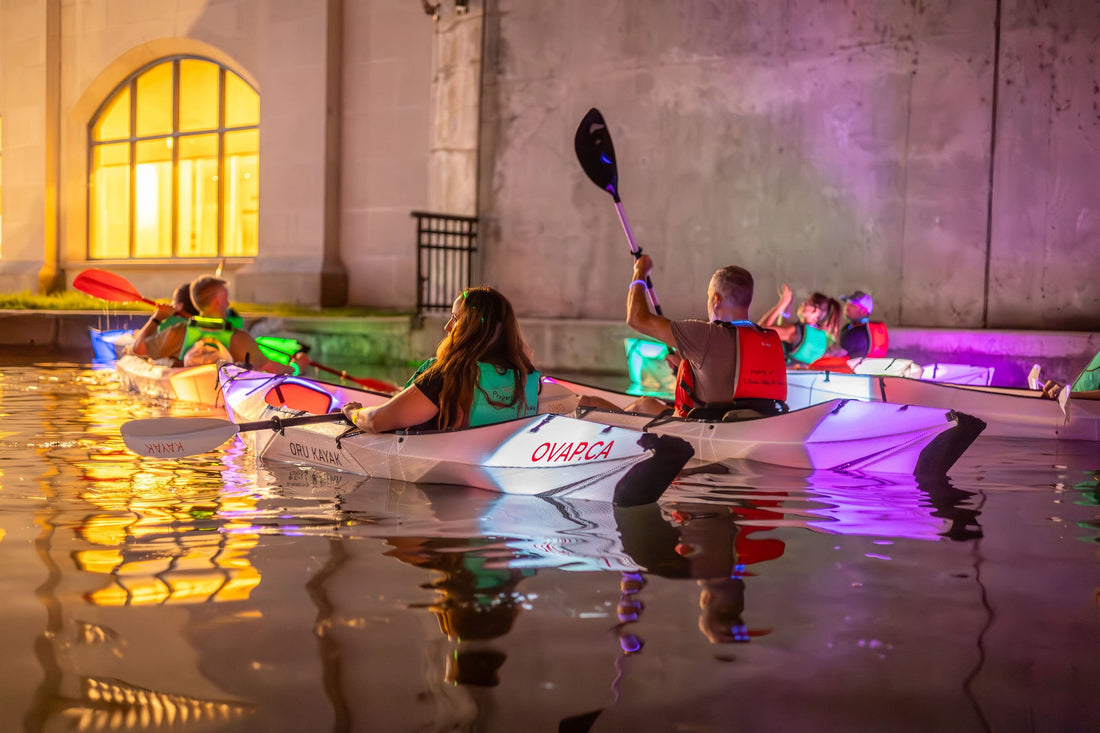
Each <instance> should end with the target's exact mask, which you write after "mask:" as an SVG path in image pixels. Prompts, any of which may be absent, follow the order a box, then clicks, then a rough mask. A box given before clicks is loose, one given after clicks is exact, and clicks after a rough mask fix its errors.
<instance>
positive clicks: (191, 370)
mask: <svg viewBox="0 0 1100 733" xmlns="http://www.w3.org/2000/svg"><path fill="white" fill-rule="evenodd" d="M115 373H116V374H117V375H118V381H119V384H120V385H121V386H122V387H123V388H124V389H127V390H129V391H131V392H137V393H138V394H143V395H145V396H147V397H156V398H160V399H168V400H185V401H187V402H198V403H201V404H204V405H217V404H218V403H219V397H218V368H217V366H216V365H214V364H206V365H203V366H195V367H172V366H165V365H163V364H157V363H156V362H154V361H151V360H149V359H146V358H145V357H143V356H135V355H134V354H126V355H125V356H122V357H120V358H119V359H118V361H116V362H115Z"/></svg>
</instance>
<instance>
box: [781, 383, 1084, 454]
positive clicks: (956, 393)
mask: <svg viewBox="0 0 1100 733" xmlns="http://www.w3.org/2000/svg"><path fill="white" fill-rule="evenodd" d="M1065 394H1066V395H1067V397H1068V394H1069V392H1068V390H1067V392H1066V393H1065ZM836 399H855V400H862V401H875V402H893V403H898V404H908V405H919V406H922V407H933V408H937V409H941V410H957V411H959V412H964V413H966V414H968V415H973V416H974V417H976V418H978V419H979V420H981V421H983V422H984V423H985V424H986V429H985V431H984V433H983V435H992V436H997V437H1014V438H1052V439H1062V440H1100V401H1097V400H1085V399H1062V400H1052V399H1046V398H1044V397H1043V395H1042V393H1041V392H1037V391H1034V390H1030V389H1016V388H1012V387H981V386H971V385H954V384H940V383H937V382H929V381H925V380H919V379H906V378H904V377H875V376H871V375H867V374H837V373H834V372H811V371H790V372H788V373H787V404H788V405H789V406H790V407H791V409H792V410H796V409H799V408H804V407H809V406H811V405H817V404H820V403H823V402H828V401H830V400H836Z"/></svg>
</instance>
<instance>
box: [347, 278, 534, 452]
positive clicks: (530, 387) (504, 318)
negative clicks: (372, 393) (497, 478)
mask: <svg viewBox="0 0 1100 733" xmlns="http://www.w3.org/2000/svg"><path fill="white" fill-rule="evenodd" d="M444 330H445V331H446V332H447V335H446V336H445V337H444V338H443V340H442V341H440V342H439V347H438V348H437V349H436V352H435V358H434V359H430V360H429V361H427V362H425V363H424V364H423V365H422V366H421V367H420V369H419V370H417V372H416V374H414V375H413V376H412V378H411V379H410V380H409V383H408V384H407V385H406V386H405V389H403V390H402V391H400V392H398V393H397V394H396V395H394V396H393V397H391V398H390V399H389V400H388V401H387V402H385V403H383V404H381V405H376V406H374V407H366V408H364V407H363V406H362V405H361V404H359V403H358V402H349V403H348V404H346V405H344V408H343V411H344V415H345V416H346V417H347V418H348V420H349V421H351V422H352V423H354V424H355V425H356V427H358V428H359V429H360V430H363V431H364V432H374V433H381V432H386V431H389V430H401V429H403V428H411V427H421V428H424V429H437V428H439V429H448V428H458V427H465V426H468V425H488V424H491V423H495V422H502V421H504V420H508V419H512V418H516V417H525V416H528V415H533V414H535V412H536V411H537V409H538V390H539V373H538V371H537V370H536V369H535V367H534V365H533V364H532V363H531V357H530V350H529V349H528V348H527V344H525V343H524V341H523V335H522V334H521V333H520V329H519V322H518V321H517V320H516V315H515V312H514V311H513V310H512V304H511V303H509V302H508V299H507V298H505V297H504V296H503V295H501V294H500V293H499V292H497V291H496V290H493V289H492V288H487V287H477V288H470V289H468V290H464V291H462V293H461V294H460V295H459V296H458V297H457V298H455V301H454V304H453V305H452V306H451V319H450V320H449V321H447V325H446V326H444Z"/></svg>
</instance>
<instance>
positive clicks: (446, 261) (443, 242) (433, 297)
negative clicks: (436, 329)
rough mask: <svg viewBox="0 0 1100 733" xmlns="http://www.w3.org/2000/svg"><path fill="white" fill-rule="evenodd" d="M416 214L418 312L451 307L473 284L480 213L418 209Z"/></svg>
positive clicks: (414, 213) (413, 214) (414, 214)
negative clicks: (434, 211) (456, 213)
mask: <svg viewBox="0 0 1100 733" xmlns="http://www.w3.org/2000/svg"><path fill="white" fill-rule="evenodd" d="M412 216H414V217H416V313H417V315H420V314H422V313H424V312H425V311H432V310H440V309H442V310H449V309H450V307H451V303H452V302H454V299H455V296H456V295H458V293H459V292H460V291H462V290H463V289H465V288H468V287H470V285H471V284H472V283H471V281H470V279H471V277H472V276H473V258H474V253H475V252H477V217H476V216H454V215H452V214H433V213H429V212H426V211H414V212H412Z"/></svg>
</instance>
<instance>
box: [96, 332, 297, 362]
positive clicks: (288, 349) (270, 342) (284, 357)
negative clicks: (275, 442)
mask: <svg viewBox="0 0 1100 733" xmlns="http://www.w3.org/2000/svg"><path fill="white" fill-rule="evenodd" d="M88 330H89V331H90V334H91V338H92V354H93V358H94V359H95V362H96V363H97V364H105V363H110V362H113V361H115V360H116V359H118V358H119V357H121V356H123V355H124V354H126V353H127V351H128V350H129V348H130V346H132V345H133V343H134V330H133V329H131V328H118V329H112V330H108V331H104V330H100V329H98V328H90V329H88ZM255 338H256V345H257V346H259V347H260V351H261V352H262V353H263V355H264V356H265V357H267V358H268V359H270V360H271V361H275V362H278V363H280V364H287V363H289V361H290V359H291V357H292V356H294V354H296V353H297V352H298V351H300V350H301V349H302V348H303V347H302V345H301V344H300V343H298V341H297V340H296V339H291V338H283V337H281V336H256V337H255Z"/></svg>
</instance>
